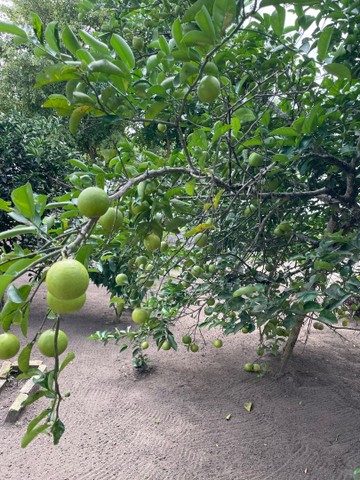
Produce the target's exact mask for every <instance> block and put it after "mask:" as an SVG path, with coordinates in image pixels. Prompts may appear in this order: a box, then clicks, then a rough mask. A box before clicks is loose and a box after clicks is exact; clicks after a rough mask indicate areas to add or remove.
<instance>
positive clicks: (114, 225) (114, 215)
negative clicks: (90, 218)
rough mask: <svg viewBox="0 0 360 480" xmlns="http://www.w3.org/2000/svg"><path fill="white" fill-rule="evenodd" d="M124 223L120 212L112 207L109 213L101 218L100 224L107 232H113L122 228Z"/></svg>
mask: <svg viewBox="0 0 360 480" xmlns="http://www.w3.org/2000/svg"><path fill="white" fill-rule="evenodd" d="M122 221H123V217H122V214H121V212H120V210H119V209H118V208H114V207H110V208H108V210H107V212H106V213H105V214H104V215H102V216H101V217H100V218H99V220H98V223H99V224H100V225H101V226H102V228H103V229H104V230H106V231H107V232H113V231H116V230H118V229H119V228H120V226H121V224H122Z"/></svg>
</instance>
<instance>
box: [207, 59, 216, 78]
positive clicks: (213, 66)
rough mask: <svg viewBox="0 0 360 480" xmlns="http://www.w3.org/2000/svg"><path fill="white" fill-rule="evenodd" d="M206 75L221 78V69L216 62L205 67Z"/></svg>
mask: <svg viewBox="0 0 360 480" xmlns="http://www.w3.org/2000/svg"><path fill="white" fill-rule="evenodd" d="M204 73H205V75H212V76H213V77H218V76H219V69H218V67H217V66H216V64H215V63H214V62H208V63H207V64H206V65H205V67H204Z"/></svg>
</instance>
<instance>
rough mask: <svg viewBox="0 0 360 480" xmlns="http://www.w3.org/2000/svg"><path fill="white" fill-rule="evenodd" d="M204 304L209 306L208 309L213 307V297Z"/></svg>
mask: <svg viewBox="0 0 360 480" xmlns="http://www.w3.org/2000/svg"><path fill="white" fill-rule="evenodd" d="M206 303H207V304H208V305H209V307H212V306H213V305H215V298H213V297H210V298H208V299H207V301H206Z"/></svg>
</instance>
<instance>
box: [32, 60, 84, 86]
mask: <svg viewBox="0 0 360 480" xmlns="http://www.w3.org/2000/svg"><path fill="white" fill-rule="evenodd" d="M73 78H78V79H79V80H80V79H81V76H80V72H79V71H78V68H77V67H76V66H75V65H64V64H63V63H57V64H55V65H49V66H48V67H46V68H44V70H43V71H42V72H40V73H39V74H38V75H36V84H35V88H39V87H43V86H44V85H51V84H53V83H59V82H66V81H67V80H71V79H73Z"/></svg>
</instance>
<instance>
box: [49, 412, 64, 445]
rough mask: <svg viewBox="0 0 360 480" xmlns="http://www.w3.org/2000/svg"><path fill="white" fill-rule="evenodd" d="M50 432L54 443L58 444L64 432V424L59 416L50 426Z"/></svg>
mask: <svg viewBox="0 0 360 480" xmlns="http://www.w3.org/2000/svg"><path fill="white" fill-rule="evenodd" d="M51 432H52V434H53V440H54V445H58V443H59V441H60V438H61V437H62V435H63V433H64V432H65V425H64V424H63V422H62V421H61V420H60V419H59V418H58V419H57V420H56V421H55V423H54V425H53V426H52V429H51Z"/></svg>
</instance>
